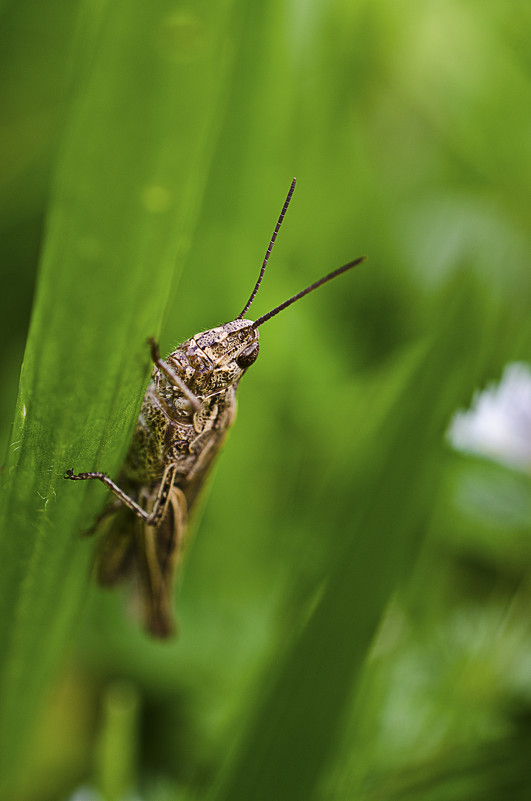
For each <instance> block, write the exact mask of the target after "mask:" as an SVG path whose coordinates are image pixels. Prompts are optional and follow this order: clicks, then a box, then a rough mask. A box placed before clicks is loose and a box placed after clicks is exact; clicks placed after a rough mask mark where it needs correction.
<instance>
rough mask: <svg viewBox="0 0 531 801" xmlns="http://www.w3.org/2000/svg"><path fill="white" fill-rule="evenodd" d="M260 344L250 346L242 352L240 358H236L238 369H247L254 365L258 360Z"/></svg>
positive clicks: (255, 343) (254, 343)
mask: <svg viewBox="0 0 531 801" xmlns="http://www.w3.org/2000/svg"><path fill="white" fill-rule="evenodd" d="M258 351H259V347H258V342H253V344H252V345H249V347H248V348H245V350H242V352H241V353H240V355H239V356H236V364H237V365H238V367H241V368H242V369H245V368H246V367H249V365H251V364H253V363H254V362H255V361H256V360H257V358H258Z"/></svg>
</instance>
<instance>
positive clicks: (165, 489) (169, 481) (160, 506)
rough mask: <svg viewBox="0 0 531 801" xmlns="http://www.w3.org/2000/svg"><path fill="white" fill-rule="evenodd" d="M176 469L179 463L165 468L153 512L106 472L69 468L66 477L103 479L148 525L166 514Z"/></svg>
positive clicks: (158, 521)
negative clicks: (140, 503)
mask: <svg viewBox="0 0 531 801" xmlns="http://www.w3.org/2000/svg"><path fill="white" fill-rule="evenodd" d="M176 469H177V465H175V464H169V465H168V466H167V467H166V469H165V470H164V473H163V475H162V480H161V482H160V484H159V487H158V490H157V494H156V496H155V501H154V503H153V508H152V509H151V512H147V511H146V510H145V509H142V507H141V506H140V505H139V504H138V503H137V502H136V501H135V500H133V498H131V497H130V496H129V495H128V494H127V493H126V492H124V491H123V489H120V487H119V486H118V484H115V483H114V481H113V480H112V479H110V478H109V476H108V475H106V474H105V473H77V474H76V473H74V471H73V470H67V471H66V473H65V478H68V479H70V480H71V481H88V480H89V479H91V478H95V479H97V480H98V481H101V482H102V484H105V486H106V487H107V489H110V491H111V492H112V493H113V494H114V495H116V497H117V498H118V499H119V500H120V501H121V503H123V504H124V506H127V507H128V508H129V509H131V511H132V512H134V513H135V514H136V515H137V516H138V517H140V519H141V520H144V521H145V523H146V525H148V526H157V525H158V524H159V523H160V521H161V520H162V518H163V517H164V515H165V514H166V509H167V508H168V501H169V497H170V491H171V488H172V487H173V482H174V479H175V472H176Z"/></svg>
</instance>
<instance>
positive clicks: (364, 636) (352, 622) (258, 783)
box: [213, 286, 488, 801]
mask: <svg viewBox="0 0 531 801" xmlns="http://www.w3.org/2000/svg"><path fill="white" fill-rule="evenodd" d="M456 295H457V296H456V297H454V298H453V300H451V299H450V293H449V305H448V308H447V309H446V313H445V316H444V318H443V319H442V320H441V321H440V323H439V325H438V326H437V328H436V333H435V334H434V341H433V342H432V344H431V345H430V347H428V348H427V350H426V352H425V353H424V355H422V356H421V357H420V358H419V359H418V360H417V362H418V363H417V365H416V366H415V367H414V369H412V370H410V371H408V372H409V376H408V377H407V379H405V381H404V386H403V389H402V390H401V391H400V392H399V393H397V397H396V398H395V401H394V403H393V405H392V408H391V409H390V411H389V413H388V416H387V419H386V420H384V421H383V422H382V423H381V425H380V426H379V427H378V429H379V432H378V436H379V437H381V438H382V441H383V442H384V443H385V445H384V446H383V447H382V448H381V449H379V450H378V449H377V448H376V449H375V452H374V454H373V458H372V460H371V461H369V462H368V463H366V464H365V465H364V469H363V475H360V472H359V466H358V475H357V476H354V475H353V474H352V470H353V465H351V466H350V475H351V481H352V483H351V503H352V513H351V514H350V515H349V516H348V517H346V516H344V515H343V516H338V515H337V514H336V513H335V511H334V509H333V508H332V509H330V510H329V518H328V520H327V519H326V518H323V519H322V520H321V524H322V536H323V537H332V538H333V539H335V540H336V542H337V544H338V547H337V550H336V551H335V552H334V551H333V550H332V551H331V552H330V554H329V561H328V567H329V569H330V573H329V574H324V575H323V579H324V581H325V583H324V586H323V587H322V591H321V592H320V593H319V596H318V598H317V600H316V601H315V609H314V611H313V613H312V614H311V615H310V618H309V620H308V622H307V623H306V625H305V626H304V627H303V628H302V630H301V632H300V634H299V636H298V637H296V638H295V639H294V641H293V642H292V643H291V644H290V646H289V647H288V649H287V653H286V654H285V658H284V659H283V660H281V661H280V662H279V663H277V666H276V669H275V673H274V675H273V678H272V677H268V678H267V679H266V680H265V683H266V689H265V690H264V692H263V695H262V701H263V704H262V705H261V706H260V709H259V711H258V712H257V714H256V716H255V717H254V718H253V719H252V721H251V723H250V728H249V729H248V730H246V732H245V735H244V741H243V745H242V746H241V750H240V752H239V753H238V755H237V756H236V758H235V759H234V762H233V764H232V768H231V770H230V772H229V776H228V778H227V779H226V783H225V784H224V785H223V787H222V789H221V790H220V791H219V792H218V793H217V794H214V795H213V798H215V799H216V801H218V800H219V801H225V800H226V799H227V800H228V799H232V800H233V801H234V799H242V801H243V799H245V798H253V799H264V801H265V799H270V798H275V799H280V800H282V801H284V799H285V801H288V799H291V801H293V799H308V798H313V797H315V798H318V797H321V795H320V788H321V783H322V781H323V775H324V772H325V768H329V767H330V760H331V756H332V755H333V754H334V753H335V751H336V750H337V745H338V741H339V737H340V733H341V729H342V726H343V724H344V722H345V719H346V715H347V711H348V709H349V706H350V702H351V697H352V693H353V691H354V690H355V688H356V686H357V683H358V681H359V678H360V671H361V668H362V666H363V664H364V660H365V658H366V656H367V652H368V649H369V647H370V645H371V641H372V639H373V637H374V634H375V632H376V628H377V626H378V623H379V621H380V618H381V615H382V613H383V611H384V609H385V607H386V605H387V603H388V601H389V598H390V596H391V593H392V592H393V591H394V590H395V589H396V588H397V587H398V586H399V584H400V583H401V582H403V581H404V578H405V576H406V575H407V574H408V572H411V570H412V568H413V565H414V562H415V559H416V557H417V554H418V550H419V548H420V547H421V545H422V537H421V536H420V532H421V531H422V530H423V529H424V531H426V530H427V529H426V520H427V518H428V516H429V513H430V510H431V507H432V506H433V504H434V501H435V489H436V486H437V482H436V477H437V474H438V462H440V461H441V454H442V447H443V440H442V437H441V433H442V432H443V431H444V429H445V427H446V425H447V421H448V419H449V417H450V415H451V413H452V410H453V409H454V408H455V407H456V405H457V404H458V403H459V402H460V400H461V399H462V398H463V397H466V396H467V395H468V396H469V395H470V394H471V393H472V391H473V388H474V386H475V384H476V381H477V380H478V378H479V375H480V372H481V369H482V368H484V366H485V356H486V354H485V350H484V347H483V336H484V331H485V326H486V325H488V320H487V318H486V316H485V308H482V307H481V306H480V305H479V304H478V294H477V292H474V291H466V290H465V288H464V286H461V287H460V289H459V290H458V291H457V293H456ZM463 339H464V340H465V341H466V342H467V349H466V354H465V355H464V356H463V358H461V359H459V360H457V361H456V360H455V358H454V354H455V352H456V350H457V349H458V347H459V344H460V342H461V341H463ZM436 384H441V385H442V387H444V388H445V389H443V390H442V391H441V392H440V394H439V397H438V399H437V401H436V402H434V395H433V387H434V385H436ZM348 474H349V473H348V468H346V476H348ZM404 476H407V480H406V481H403V480H401V478H400V477H404ZM322 566H323V565H322ZM298 600H299V608H300V609H302V610H304V609H306V608H308V603H309V602H311V599H309V598H306V599H304V597H300V598H299V599H298Z"/></svg>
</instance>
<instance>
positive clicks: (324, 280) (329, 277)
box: [253, 256, 367, 328]
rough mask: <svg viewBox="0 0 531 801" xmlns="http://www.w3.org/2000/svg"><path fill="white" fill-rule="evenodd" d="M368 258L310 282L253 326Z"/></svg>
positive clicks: (353, 262)
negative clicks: (313, 282) (312, 282)
mask: <svg viewBox="0 0 531 801" xmlns="http://www.w3.org/2000/svg"><path fill="white" fill-rule="evenodd" d="M366 258H367V256H360V257H359V258H358V259H354V261H349V262H348V264H344V265H343V267H338V268H337V270H334V271H333V272H331V273H328V275H325V277H324V278H320V279H319V281H316V282H315V284H310V286H307V287H306V289H302V290H301V291H300V292H297V294H296V295H293V297H292V298H289V299H288V300H285V301H284V303H281V304H280V306H275V308H274V309H271V311H270V312H268V313H267V314H264V315H263V316H262V317H259V318H258V320H255V322H254V323H253V328H258V326H260V325H262V324H263V323H265V322H266V321H267V320H270V319H271V317H274V316H275V315H276V314H278V313H279V312H281V311H283V310H284V309H287V308H288V306H291V304H292V303H295V301H296V300H300V299H301V298H303V297H304V296H305V295H308V294H309V293H310V292H313V290H314V289H318V288H319V287H320V286H322V285H323V284H327V283H328V281H331V280H332V278H337V276H338V275H341V274H342V273H346V272H347V270H352V268H353V267H356V265H358V264H361V262H362V261H365V259H366Z"/></svg>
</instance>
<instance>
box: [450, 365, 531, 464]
mask: <svg viewBox="0 0 531 801" xmlns="http://www.w3.org/2000/svg"><path fill="white" fill-rule="evenodd" d="M448 438H449V440H450V442H451V444H452V445H453V447H454V448H456V449H457V450H461V451H468V452H472V453H477V454H479V455H481V456H486V457H487V458H489V459H494V460H495V461H497V462H501V463H502V464H505V465H507V466H509V467H513V468H515V469H517V470H524V471H527V470H530V469H531V369H530V367H529V365H527V364H523V363H513V364H508V365H507V366H506V368H505V370H504V373H503V376H502V379H501V381H500V383H499V384H497V385H495V384H491V385H490V386H489V387H487V389H485V390H484V391H483V392H478V393H476V394H475V396H474V400H473V402H472V408H471V409H470V410H469V411H467V412H464V411H461V412H457V413H456V414H455V415H454V417H453V419H452V422H451V423H450V427H449V429H448Z"/></svg>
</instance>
